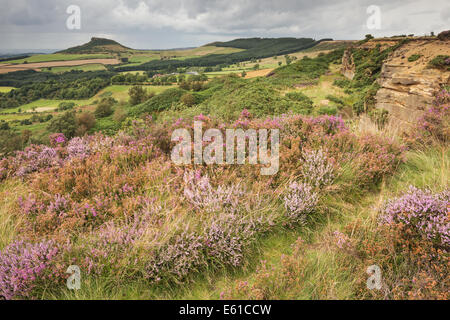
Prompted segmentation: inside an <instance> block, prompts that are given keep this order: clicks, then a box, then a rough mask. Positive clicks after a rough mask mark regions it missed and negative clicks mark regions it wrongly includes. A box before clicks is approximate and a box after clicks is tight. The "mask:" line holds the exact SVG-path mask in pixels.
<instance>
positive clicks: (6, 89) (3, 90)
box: [0, 87, 15, 93]
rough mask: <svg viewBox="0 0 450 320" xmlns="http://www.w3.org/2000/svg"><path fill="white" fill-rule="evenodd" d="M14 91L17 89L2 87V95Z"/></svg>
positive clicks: (0, 88) (0, 91)
mask: <svg viewBox="0 0 450 320" xmlns="http://www.w3.org/2000/svg"><path fill="white" fill-rule="evenodd" d="M13 89H15V88H14V87H0V93H4V92H10V91H11V90H13Z"/></svg>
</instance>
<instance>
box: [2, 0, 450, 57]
mask: <svg viewBox="0 0 450 320" xmlns="http://www.w3.org/2000/svg"><path fill="white" fill-rule="evenodd" d="M0 4H1V8H2V10H1V11H0V52H8V51H9V50H11V51H12V50H13V49H19V50H22V49H34V50H36V49H65V48H68V47H72V46H76V45H80V44H82V43H85V42H88V41H89V40H90V38H91V37H93V36H95V37H106V38H110V39H114V40H116V41H118V42H120V43H122V44H123V45H125V46H127V47H131V48H136V49H167V48H184V47H196V46H200V45H204V44H206V43H209V42H213V41H226V40H232V39H236V38H247V37H296V38H301V37H306V38H314V39H322V38H333V39H339V40H355V39H362V38H364V35H365V34H368V33H370V34H372V35H374V36H392V35H399V34H412V33H413V34H416V35H424V34H430V32H432V31H433V32H434V33H435V34H437V33H439V32H440V31H443V30H447V29H450V1H448V0H411V1H408V0H378V1H375V0H367V1H366V0H359V1H358V0H343V1H342V0H334V1H325V0H313V1H311V0H308V1H305V0H276V1H267V0H0ZM72 5H75V6H78V8H79V9H80V15H79V17H80V19H79V21H80V25H79V27H80V28H79V29H77V28H75V29H73V28H68V27H67V20H68V19H69V21H72V22H73V21H76V19H74V16H73V15H72V14H73V13H74V11H71V12H70V14H68V13H67V9H68V7H69V6H72ZM374 6H375V7H374ZM374 8H375V9H374ZM75 13H76V12H75ZM72 26H73V24H72Z"/></svg>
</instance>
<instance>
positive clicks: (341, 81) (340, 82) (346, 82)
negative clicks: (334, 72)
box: [333, 78, 351, 88]
mask: <svg viewBox="0 0 450 320" xmlns="http://www.w3.org/2000/svg"><path fill="white" fill-rule="evenodd" d="M350 83H351V81H350V80H349V79H347V78H344V79H336V80H334V81H333V85H334V86H336V87H339V88H346V87H348V86H349V85H350Z"/></svg>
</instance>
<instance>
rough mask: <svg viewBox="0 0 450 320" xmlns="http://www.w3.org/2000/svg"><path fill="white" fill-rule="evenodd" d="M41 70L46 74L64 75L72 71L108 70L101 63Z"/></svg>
mask: <svg viewBox="0 0 450 320" xmlns="http://www.w3.org/2000/svg"><path fill="white" fill-rule="evenodd" d="M41 70H42V71H44V72H52V73H63V72H68V71H72V70H81V71H98V70H106V68H105V66H104V65H103V64H100V63H90V64H84V65H81V66H68V67H52V68H43V69H41Z"/></svg>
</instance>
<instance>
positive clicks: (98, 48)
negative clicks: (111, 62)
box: [58, 37, 132, 54]
mask: <svg viewBox="0 0 450 320" xmlns="http://www.w3.org/2000/svg"><path fill="white" fill-rule="evenodd" d="M130 50H132V49H130V48H128V47H125V46H123V45H121V44H120V43H118V42H117V41H114V40H110V39H104V38H95V37H93V38H91V41H89V42H88V43H85V44H82V45H80V46H76V47H72V48H68V49H66V50H62V51H59V52H58V53H70V54H86V53H104V52H127V51H130Z"/></svg>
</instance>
